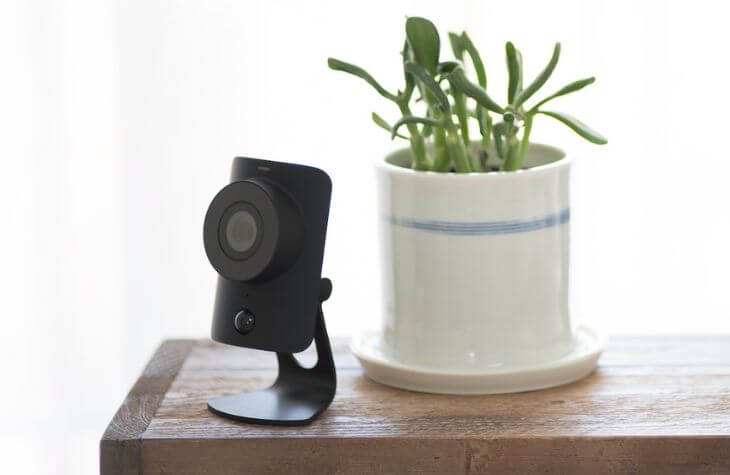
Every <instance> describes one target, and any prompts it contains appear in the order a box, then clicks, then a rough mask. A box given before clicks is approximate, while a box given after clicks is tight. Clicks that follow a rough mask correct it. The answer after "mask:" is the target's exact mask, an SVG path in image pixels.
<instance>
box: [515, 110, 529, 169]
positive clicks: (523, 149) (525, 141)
mask: <svg viewBox="0 0 730 475" xmlns="http://www.w3.org/2000/svg"><path fill="white" fill-rule="evenodd" d="M530 132H532V115H527V116H526V117H525V130H524V131H523V132H522V142H520V151H519V154H518V156H517V169H518V170H519V169H520V168H522V167H523V166H524V164H525V157H526V156H527V149H528V148H529V146H530Z"/></svg>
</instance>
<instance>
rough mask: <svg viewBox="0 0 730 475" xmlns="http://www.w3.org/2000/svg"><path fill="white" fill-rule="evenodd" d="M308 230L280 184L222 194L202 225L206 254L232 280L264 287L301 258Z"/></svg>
mask: <svg viewBox="0 0 730 475" xmlns="http://www.w3.org/2000/svg"><path fill="white" fill-rule="evenodd" d="M303 235H304V227H303V226H302V215H301V212H300V210H299V207H298V206H297V205H296V204H295V203H294V202H293V201H292V199H291V197H290V195H289V194H288V193H286V192H284V191H283V190H281V189H280V188H279V187H278V186H277V185H276V184H275V183H272V182H267V181H263V180H261V181H259V180H257V179H255V178H251V179H248V180H242V181H235V182H233V183H231V184H229V185H227V186H226V187H225V188H223V189H222V190H221V191H219V192H218V194H217V195H216V197H215V198H213V201H212V202H211V204H210V207H209V208H208V212H207V213H206V215H205V224H204V225H203V241H204V243H205V252H206V253H207V254H208V259H210V263H211V264H213V267H214V268H215V270H216V271H218V273H219V274H220V275H221V276H223V277H225V278H226V279H229V280H237V281H241V282H254V281H259V282H262V281H264V280H268V279H272V278H274V277H276V276H277V275H279V274H281V273H282V272H283V271H284V270H286V269H288V268H289V267H290V266H291V265H292V264H293V263H294V261H296V259H297V257H298V256H299V252H300V250H301V246H302V237H303Z"/></svg>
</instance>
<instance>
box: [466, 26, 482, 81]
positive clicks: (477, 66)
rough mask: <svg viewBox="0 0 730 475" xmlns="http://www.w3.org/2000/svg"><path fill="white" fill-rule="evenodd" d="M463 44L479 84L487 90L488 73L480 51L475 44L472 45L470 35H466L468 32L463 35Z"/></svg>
mask: <svg viewBox="0 0 730 475" xmlns="http://www.w3.org/2000/svg"><path fill="white" fill-rule="evenodd" d="M461 44H462V45H463V46H464V49H465V50H466V52H467V53H469V58H471V64H472V65H473V66H474V71H476V73H477V82H479V85H480V86H481V87H482V89H486V88H487V72H486V71H485V70H484V63H483V62H482V57H481V56H479V51H477V48H476V46H474V43H472V41H471V38H469V35H467V34H466V31H464V32H463V33H461Z"/></svg>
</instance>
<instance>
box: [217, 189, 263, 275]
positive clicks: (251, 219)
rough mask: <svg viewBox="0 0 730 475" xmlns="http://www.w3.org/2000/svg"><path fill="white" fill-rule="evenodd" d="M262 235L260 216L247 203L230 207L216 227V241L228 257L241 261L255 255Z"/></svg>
mask: <svg viewBox="0 0 730 475" xmlns="http://www.w3.org/2000/svg"><path fill="white" fill-rule="evenodd" d="M263 233H264V225H263V221H262V219H261V215H260V214H259V212H258V211H257V210H256V208H255V207H254V206H253V205H252V204H251V203H249V202H246V201H238V202H236V203H233V204H232V205H230V206H229V207H228V208H227V209H226V211H225V212H224V213H223V216H222V217H221V220H220V223H219V225H218V241H219V242H220V245H221V248H223V252H225V253H226V254H227V255H228V257H230V258H231V259H235V260H237V261H243V260H246V259H248V258H249V257H251V256H252V255H253V254H255V253H256V250H257V248H258V246H259V244H260V243H261V237H262V235H263Z"/></svg>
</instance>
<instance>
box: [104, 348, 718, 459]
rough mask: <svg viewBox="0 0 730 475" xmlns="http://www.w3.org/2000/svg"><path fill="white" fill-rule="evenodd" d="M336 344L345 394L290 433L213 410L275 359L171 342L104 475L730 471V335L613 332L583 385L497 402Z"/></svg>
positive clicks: (151, 369) (108, 445) (124, 422)
mask: <svg viewBox="0 0 730 475" xmlns="http://www.w3.org/2000/svg"><path fill="white" fill-rule="evenodd" d="M333 344H334V351H335V353H336V357H335V360H336V364H337V370H338V388H337V395H336V396H335V400H334V402H333V403H332V406H331V407H330V408H329V410H328V411H326V412H325V413H324V414H323V415H322V416H321V417H320V418H319V419H317V420H316V421H315V422H314V423H312V424H311V425H309V426H304V427H294V428H292V427H271V426H259V425H249V424H245V423H238V422H234V421H231V420H228V419H224V418H221V417H217V416H215V415H213V414H211V413H210V412H208V410H207V409H206V400H207V399H208V398H210V397H212V396H217V395H221V394H231V393H236V392H241V391H246V390H253V389H259V388H262V387H265V386H267V385H268V384H270V383H271V382H272V381H273V379H274V377H275V374H274V373H275V371H274V368H275V367H276V365H275V358H274V355H273V354H271V353H266V352H258V351H253V350H245V349H240V348H234V347H226V346H223V345H218V344H214V343H212V342H210V341H208V340H200V341H191V340H175V341H167V342H165V343H163V344H162V346H161V347H160V348H159V349H158V350H157V353H155V355H154V357H153V358H152V361H150V363H149V365H148V366H147V368H146V369H145V371H144V373H143V374H142V376H141V377H140V378H139V380H138V381H137V383H136V384H135V386H134V387H133V388H132V391H131V392H130V393H129V395H128V396H127V399H126V401H125V402H124V404H123V405H122V407H120V408H119V411H118V412H117V414H116V415H115V417H114V419H113V420H112V422H111V423H110V424H109V427H108V428H107V430H106V432H105V434H104V436H103V438H102V441H101V469H102V473H104V474H122V473H123V474H130V473H145V474H201V473H219V474H229V473H230V474H233V473H236V474H238V473H287V472H291V473H319V472H325V473H394V474H402V473H487V472H488V473H535V472H539V473H633V472H639V471H641V472H648V473H660V474H669V473H695V472H707V473H730V336H723V337H692V336H690V337H616V338H612V339H611V341H610V343H609V347H608V349H607V351H606V353H605V354H604V355H603V356H602V358H601V360H600V363H599V368H598V370H597V371H596V372H595V373H593V374H592V375H590V376H589V377H587V378H586V379H584V380H582V381H579V382H576V383H573V384H569V385H567V386H563V387H560V388H555V389H548V390H542V391H535V392H528V393H521V394H511V395H498V396H441V395H430V394H420V393H415V392H409V391H402V390H398V389H392V388H389V387H386V386H382V385H380V384H377V383H375V382H373V381H370V380H369V379H367V378H366V377H365V376H363V374H362V371H361V369H360V367H359V366H358V364H357V362H356V361H355V359H354V358H353V357H352V356H351V355H350V353H349V351H348V350H347V345H346V342H345V341H343V340H335V341H334V342H333Z"/></svg>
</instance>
